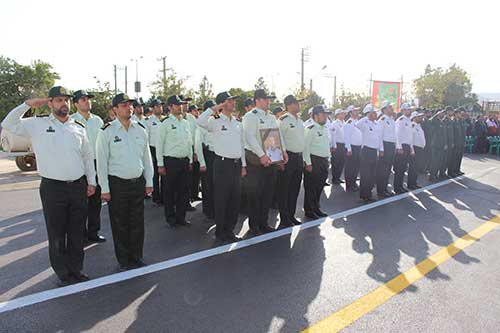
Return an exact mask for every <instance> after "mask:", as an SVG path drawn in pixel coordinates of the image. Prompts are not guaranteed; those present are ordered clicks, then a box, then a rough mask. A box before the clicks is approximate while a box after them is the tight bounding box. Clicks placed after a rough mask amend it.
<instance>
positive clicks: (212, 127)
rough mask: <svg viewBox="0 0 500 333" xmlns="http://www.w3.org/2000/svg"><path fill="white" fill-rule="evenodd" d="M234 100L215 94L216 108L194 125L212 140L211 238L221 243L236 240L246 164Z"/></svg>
mask: <svg viewBox="0 0 500 333" xmlns="http://www.w3.org/2000/svg"><path fill="white" fill-rule="evenodd" d="M237 98H239V96H231V94H229V92H227V91H224V92H221V93H219V94H218V95H217V96H216V98H215V103H217V105H215V106H213V107H212V108H207V109H206V110H205V111H204V112H203V114H202V115H201V116H200V117H199V118H198V121H197V123H198V125H199V126H200V127H203V128H205V129H206V130H208V131H209V132H210V133H212V137H213V143H214V151H215V159H214V164H213V173H214V203H215V224H216V229H215V238H216V239H217V240H219V241H222V242H226V241H228V242H235V241H238V240H240V238H239V237H237V236H235V234H234V232H233V229H234V227H235V226H236V223H237V222H238V214H239V211H240V198H241V177H245V176H246V160H245V146H244V142H243V128H242V127H243V126H242V124H241V122H239V121H237V120H236V118H235V117H234V116H233V112H234V110H235V108H236V99H237ZM219 110H220V111H219Z"/></svg>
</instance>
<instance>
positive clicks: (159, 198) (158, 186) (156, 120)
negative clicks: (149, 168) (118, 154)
mask: <svg viewBox="0 0 500 333" xmlns="http://www.w3.org/2000/svg"><path fill="white" fill-rule="evenodd" d="M150 105H151V108H152V109H153V114H152V115H151V116H150V117H149V118H148V121H147V122H146V130H147V132H148V136H149V150H150V151H151V157H152V159H153V170H154V173H153V202H154V203H156V204H157V205H163V186H162V182H161V181H160V175H159V173H158V160H157V158H156V142H157V141H158V131H159V130H158V129H159V128H160V123H161V120H162V119H163V102H162V101H161V100H159V99H158V98H155V99H153V100H152V101H151V103H150Z"/></svg>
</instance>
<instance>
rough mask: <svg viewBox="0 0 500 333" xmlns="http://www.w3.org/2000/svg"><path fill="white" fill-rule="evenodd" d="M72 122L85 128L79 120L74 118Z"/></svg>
mask: <svg viewBox="0 0 500 333" xmlns="http://www.w3.org/2000/svg"><path fill="white" fill-rule="evenodd" d="M74 122H75V124H78V125H80V126H82V127H83V128H85V125H84V124H82V123H81V122H79V121H78V120H74Z"/></svg>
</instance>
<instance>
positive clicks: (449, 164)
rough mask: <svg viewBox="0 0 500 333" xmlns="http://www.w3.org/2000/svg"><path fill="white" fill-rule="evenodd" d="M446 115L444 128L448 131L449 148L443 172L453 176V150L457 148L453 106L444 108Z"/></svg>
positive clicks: (447, 142) (447, 176)
mask: <svg viewBox="0 0 500 333" xmlns="http://www.w3.org/2000/svg"><path fill="white" fill-rule="evenodd" d="M444 111H445V113H446V115H445V117H444V120H443V124H444V128H445V131H446V145H447V150H446V154H445V157H444V163H443V165H442V168H441V172H442V174H443V175H444V174H446V176H445V177H446V178H453V177H455V175H454V174H453V152H454V150H455V126H454V119H453V108H452V107H451V106H450V105H448V106H447V107H446V108H445V109H444Z"/></svg>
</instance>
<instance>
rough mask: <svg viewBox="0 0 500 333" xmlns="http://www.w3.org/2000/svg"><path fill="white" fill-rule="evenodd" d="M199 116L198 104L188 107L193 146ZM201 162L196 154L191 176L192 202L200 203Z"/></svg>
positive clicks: (187, 117) (187, 118)
mask: <svg viewBox="0 0 500 333" xmlns="http://www.w3.org/2000/svg"><path fill="white" fill-rule="evenodd" d="M198 116H199V110H198V106H197V105H196V104H191V105H189V107H188V112H187V114H186V120H187V121H188V123H189V130H190V131H191V138H192V140H193V146H194V143H195V136H196V129H197V127H198V125H197V124H196V119H197V118H198ZM199 193H200V161H199V156H198V154H197V153H196V152H194V154H193V173H192V175H191V186H190V194H191V197H190V199H191V201H192V202H194V201H200V200H201V198H200V197H199Z"/></svg>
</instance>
